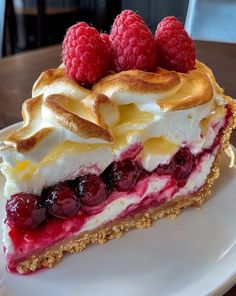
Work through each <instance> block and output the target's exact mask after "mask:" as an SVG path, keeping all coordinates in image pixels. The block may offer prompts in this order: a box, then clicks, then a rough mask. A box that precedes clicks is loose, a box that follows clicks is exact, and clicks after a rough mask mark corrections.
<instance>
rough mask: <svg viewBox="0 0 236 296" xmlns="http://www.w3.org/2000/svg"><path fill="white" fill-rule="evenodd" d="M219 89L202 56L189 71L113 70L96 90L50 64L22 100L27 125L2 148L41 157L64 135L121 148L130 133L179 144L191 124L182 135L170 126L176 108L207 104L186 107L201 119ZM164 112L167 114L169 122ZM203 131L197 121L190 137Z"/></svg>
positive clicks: (36, 157) (61, 68)
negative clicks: (23, 101)
mask: <svg viewBox="0 0 236 296" xmlns="http://www.w3.org/2000/svg"><path fill="white" fill-rule="evenodd" d="M221 93H222V90H221V89H220V88H219V86H218V85H217V84H216V82H215V79H214V76H213V74H212V73H211V71H210V70H209V69H208V68H207V67H206V66H205V65H203V64H201V63H200V62H197V63H196V69H194V70H191V71H189V72H188V73H187V74H183V73H178V72H174V71H167V70H164V69H158V70H157V72H155V73H150V72H144V71H140V70H129V71H123V72H120V73H114V74H110V75H108V76H106V77H104V78H103V79H101V80H100V81H99V82H98V83H97V84H96V85H94V86H93V88H92V90H89V89H86V88H84V87H82V86H80V85H79V84H78V83H77V82H75V81H74V80H71V79H70V78H69V77H68V76H66V74H65V71H64V68H63V67H59V68H57V69H51V70H48V71H45V72H43V73H42V74H41V75H40V77H39V78H38V80H37V81H36V82H35V84H34V86H33V91H32V94H33V98H32V99H29V100H27V101H25V103H24V104H23V108H22V116H23V120H24V125H23V127H22V128H21V129H19V130H17V131H16V132H15V133H13V134H12V135H11V136H10V137H9V138H8V139H6V140H5V141H4V144H5V147H3V148H2V150H8V152H7V153H5V157H7V156H6V155H9V158H10V153H12V152H13V151H15V152H16V155H15V156H14V157H13V158H14V159H18V160H21V159H22V156H19V153H20V154H27V157H26V156H25V158H26V159H30V160H33V161H40V160H41V159H42V158H43V157H45V155H47V154H48V153H49V152H50V150H52V149H53V148H54V147H56V146H57V145H61V144H63V143H64V142H65V141H72V142H75V143H76V142H79V143H89V144H96V143H113V146H114V147H113V150H114V151H117V153H118V150H120V147H121V146H120V145H122V146H125V145H126V144H127V143H130V139H131V138H133V139H134V138H135V139H136V140H137V141H138V139H141V140H140V141H141V142H144V141H146V140H148V138H149V137H162V136H165V137H167V140H168V141H170V142H173V143H174V144H175V145H176V144H177V145H180V144H181V141H185V138H186V137H185V134H186V133H187V132H188V133H189V130H186V131H185V130H184V131H182V132H179V133H178V137H179V139H180V140H179V141H177V137H176V136H175V134H176V133H175V131H172V129H171V130H169V129H170V124H171V125H172V121H173V120H175V117H176V116H177V117H178V118H179V117H180V115H179V113H178V112H184V113H186V112H185V111H187V113H189V112H190V113H191V114H192V113H194V114H195V113H196V114H198V113H199V112H198V111H197V109H198V108H199V107H200V106H203V107H204V106H205V105H206V107H204V108H203V109H202V108H201V111H200V113H199V114H200V115H199V116H195V115H196V114H195V115H194V116H193V115H191V114H190V115H189V114H187V113H186V114H187V115H188V116H192V118H195V119H194V121H196V120H197V121H199V122H200V120H202V118H204V117H205V116H207V115H208V114H209V113H210V112H211V111H212V110H213V109H214V104H213V103H214V95H216V94H221ZM194 108H196V110H195V109H194ZM188 111H189V112H188ZM176 112H177V113H176ZM181 114H182V113H181ZM172 115H173V116H172ZM187 115H185V114H184V115H183V116H187ZM164 118H169V120H168V122H169V124H168V122H167V126H163V124H164V122H166V121H165V120H164ZM171 118H172V119H171ZM191 122H193V120H192V121H191ZM154 123H155V124H154ZM165 124H166V123H165ZM167 129H168V131H167ZM164 131H165V132H164ZM199 134H200V126H199V128H198V127H197V123H196V130H195V131H194V133H191V140H192V139H193V138H194V137H196V136H197V135H199ZM180 135H183V137H181V136H180ZM17 153H18V154H17ZM23 158H24V157H23ZM14 163H15V161H14Z"/></svg>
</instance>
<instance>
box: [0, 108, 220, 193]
mask: <svg viewBox="0 0 236 296" xmlns="http://www.w3.org/2000/svg"><path fill="white" fill-rule="evenodd" d="M208 107H209V105H208ZM198 108H201V110H202V112H199V114H198V115H195V117H194V116H193V118H198V120H200V119H201V118H202V117H204V116H205V112H208V111H206V110H207V106H204V105H203V106H199V107H198ZM204 108H205V109H204ZM185 111H186V110H184V111H182V112H185ZM176 112H180V111H176ZM171 113H174V112H171ZM185 113H186V114H185V116H183V114H182V115H181V112H180V113H178V114H176V115H173V118H174V119H173V122H172V124H173V127H174V126H176V124H174V121H175V120H177V119H178V117H179V116H182V118H183V119H182V122H181V123H180V128H182V133H183V134H184V133H185V135H186V137H187V135H188V128H189V127H190V130H189V133H191V134H192V135H193V138H195V141H194V140H192V141H188V142H186V143H185V145H183V146H189V148H190V149H191V151H192V153H194V154H197V153H199V152H200V151H201V150H202V149H203V148H208V147H210V146H211V144H212V143H213V141H214V138H215V136H216V134H217V133H218V131H219V129H220V127H222V126H223V125H224V117H222V118H221V119H217V125H215V124H214V128H212V124H211V123H210V124H209V131H208V135H207V136H205V137H202V138H201V130H200V128H199V127H195V128H194V126H195V124H196V126H197V123H196V122H194V124H193V125H191V124H190V123H188V122H187V121H188V120H189V119H188V117H187V114H189V113H191V114H192V113H193V112H191V109H189V112H185ZM167 116H168V115H167ZM170 116H171V115H170ZM164 118H165V119H164V121H165V122H166V123H167V124H168V122H170V119H169V118H166V117H164ZM180 118H181V117H179V119H180ZM184 120H185V121H186V122H184ZM193 120H194V119H193ZM213 123H215V120H213ZM154 125H155V127H153V128H149V129H147V130H149V131H150V134H149V136H150V137H151V136H160V135H161V131H162V129H163V130H164V124H163V125H162V124H161V122H160V126H161V127H162V129H161V128H159V126H158V124H157V123H155V124H154ZM169 125H170V126H171V124H170V123H169ZM194 129H195V132H194V131H193V130H194ZM151 133H152V135H151ZM176 133H177V132H176V131H175V134H176ZM178 133H180V132H178ZM175 134H174V131H173V134H172V137H177V136H176V135H175ZM144 136H145V137H147V134H146V133H145V135H144ZM182 137H183V136H182ZM147 138H148V137H147ZM142 141H144V140H142V139H137V137H136V138H134V139H132V137H131V138H130V144H129V146H128V147H130V146H131V145H132V144H135V143H139V142H142ZM179 146H182V145H181V144H180V145H179ZM126 149H127V148H126ZM177 150H178V146H177ZM177 150H174V151H173V152H172V153H169V154H163V155H162V154H150V153H148V154H145V155H142V158H141V159H140V160H141V163H142V166H143V167H144V168H145V169H146V170H148V171H152V170H153V169H155V168H156V167H157V166H158V165H159V164H166V163H169V161H170V159H171V158H172V156H173V154H175V152H176V151H177ZM116 159H117V157H116V156H115V155H114V152H113V151H112V148H111V147H109V146H104V147H100V148H99V149H96V150H91V151H87V152H83V153H80V154H77V153H75V152H73V153H65V154H62V155H61V156H60V157H59V158H57V159H56V160H55V161H53V162H49V163H48V164H45V165H44V166H42V167H40V168H39V169H37V170H36V171H35V172H34V173H33V176H32V178H28V179H26V180H25V179H22V174H21V173H20V172H19V173H17V174H12V173H11V171H10V170H9V168H8V166H6V163H2V165H1V170H2V173H3V174H4V175H5V176H6V183H5V188H4V195H5V196H6V197H9V196H10V195H12V194H15V193H18V192H29V193H34V194H40V193H41V191H42V189H43V188H44V187H47V186H51V185H53V184H56V183H58V182H60V181H64V180H68V179H74V178H76V177H77V176H79V175H84V174H88V173H92V174H100V173H101V172H102V171H103V170H104V169H105V168H106V167H107V166H108V165H109V164H110V163H111V162H112V161H114V160H116ZM22 173H24V170H23V171H22Z"/></svg>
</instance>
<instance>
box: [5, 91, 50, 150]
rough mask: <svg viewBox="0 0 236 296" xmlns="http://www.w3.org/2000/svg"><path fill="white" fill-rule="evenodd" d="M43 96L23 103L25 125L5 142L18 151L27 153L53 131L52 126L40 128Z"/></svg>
mask: <svg viewBox="0 0 236 296" xmlns="http://www.w3.org/2000/svg"><path fill="white" fill-rule="evenodd" d="M41 106H42V100H41V96H38V97H35V98H31V99H28V100H26V101H25V102H24V103H23V105H22V117H23V122H24V124H23V127H21V128H19V129H18V130H16V131H15V132H14V133H12V134H11V135H10V136H9V137H8V138H7V139H6V140H5V141H4V144H6V145H7V146H10V147H13V148H14V149H15V150H16V151H18V152H21V153H25V152H28V151H29V150H31V149H32V148H33V147H34V146H36V145H37V144H38V143H39V142H40V141H42V140H43V139H44V138H45V137H47V136H48V135H49V133H51V132H52V131H53V128H52V127H45V128H41V129H38V128H37V125H38V118H39V117H41Z"/></svg>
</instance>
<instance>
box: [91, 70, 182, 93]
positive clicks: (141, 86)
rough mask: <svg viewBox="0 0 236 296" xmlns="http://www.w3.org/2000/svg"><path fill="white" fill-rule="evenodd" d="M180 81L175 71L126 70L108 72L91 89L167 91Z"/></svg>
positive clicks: (99, 90) (144, 91) (103, 91)
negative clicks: (108, 73)
mask: <svg viewBox="0 0 236 296" xmlns="http://www.w3.org/2000/svg"><path fill="white" fill-rule="evenodd" d="M179 83H180V77H179V76H178V74H177V73H176V72H175V71H168V72H166V71H162V70H161V69H159V70H158V71H157V72H145V71H141V70H128V71H122V72H119V73H115V74H114V73H113V74H110V75H108V76H106V77H104V78H102V79H101V80H99V82H98V83H97V84H95V85H94V86H93V88H92V90H93V91H96V92H101V93H105V92H106V90H107V89H110V88H119V90H123V91H124V90H129V91H134V92H141V93H146V92H147V91H149V92H152V91H158V92H161V91H163V92H164V91H168V90H170V89H172V88H174V87H175V86H177V85H178V84H179Z"/></svg>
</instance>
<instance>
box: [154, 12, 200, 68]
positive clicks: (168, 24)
mask: <svg viewBox="0 0 236 296" xmlns="http://www.w3.org/2000/svg"><path fill="white" fill-rule="evenodd" d="M155 41H156V44H157V54H158V63H159V65H160V66H161V67H163V68H165V69H168V70H175V71H179V72H187V71H188V70H191V69H193V68H194V65H195V59H196V54H195V47H194V44H193V41H192V39H191V38H190V37H189V36H188V33H187V32H186V31H185V30H184V27H183V25H182V24H181V22H180V21H178V20H177V18H176V17H174V16H168V17H165V18H164V19H163V20H162V21H161V22H160V23H159V24H158V26H157V29H156V32H155Z"/></svg>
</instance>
